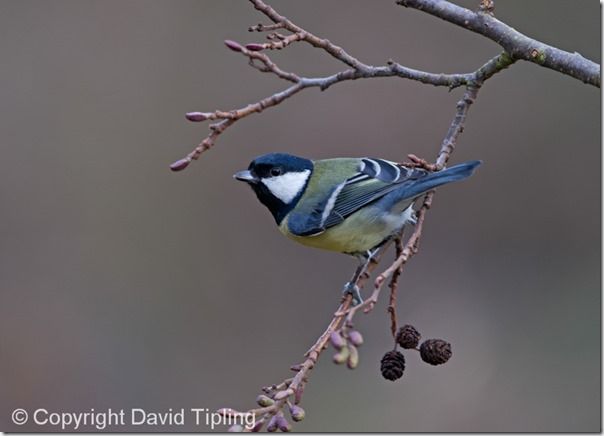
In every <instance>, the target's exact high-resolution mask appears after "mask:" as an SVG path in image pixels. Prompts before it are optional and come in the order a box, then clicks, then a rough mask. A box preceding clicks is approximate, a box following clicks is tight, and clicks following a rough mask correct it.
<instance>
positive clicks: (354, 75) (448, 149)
mask: <svg viewBox="0 0 604 436" xmlns="http://www.w3.org/2000/svg"><path fill="white" fill-rule="evenodd" d="M250 2H251V3H252V4H253V5H254V7H255V8H256V9H257V10H259V11H260V12H262V13H263V14H264V15H265V16H267V17H268V18H269V19H270V20H271V22H272V24H258V25H255V26H251V27H250V28H249V30H250V31H257V32H272V33H269V34H267V35H266V36H267V39H268V40H269V42H267V43H251V44H247V45H245V46H242V45H241V44H239V43H237V42H235V41H230V40H227V41H225V44H226V46H227V47H228V48H229V49H231V50H233V51H235V52H238V53H241V54H242V55H243V56H245V57H247V58H248V59H249V63H250V65H251V66H252V67H253V68H255V69H257V70H259V71H261V72H264V73H271V74H274V75H275V76H276V77H278V78H279V79H281V80H285V81H288V82H291V83H293V84H291V85H290V86H288V87H287V88H285V89H284V90H282V91H280V92H277V93H275V94H272V95H270V96H268V97H265V98H263V99H261V100H259V101H257V102H256V103H252V104H249V105H247V106H245V107H242V108H239V109H233V110H229V111H223V110H215V111H213V112H189V113H188V114H187V115H186V117H187V119H189V120H190V121H193V122H202V121H206V120H211V121H214V120H218V122H216V123H213V124H210V126H209V128H210V133H209V134H208V136H207V137H206V138H204V139H203V141H202V142H201V143H200V144H199V145H198V146H197V147H196V148H195V149H194V150H193V151H191V152H190V153H189V154H188V155H187V156H186V157H184V158H183V159H180V160H178V161H176V162H174V163H173V164H172V165H171V168H172V170H174V171H180V170H183V169H184V168H186V167H187V166H188V165H189V163H190V162H191V161H192V160H194V159H198V158H199V157H200V156H201V154H202V153H203V152H205V151H206V150H208V149H210V148H211V147H212V146H213V145H214V144H215V141H216V140H217V138H218V137H219V136H220V135H221V134H222V133H223V132H224V131H226V129H227V128H229V127H231V126H232V125H233V124H235V123H236V122H237V121H239V120H240V119H243V118H245V117H247V116H249V115H251V114H253V113H259V112H262V111H263V110H264V109H267V108H270V107H274V106H276V105H278V104H281V103H282V102H283V101H285V100H287V99H289V98H290V97H292V96H294V95H295V94H297V93H298V92H300V91H302V90H304V89H306V88H315V87H316V88H319V89H321V90H326V89H328V88H329V87H330V86H332V85H334V84H337V83H341V82H345V81H349V80H356V79H369V78H377V77H400V78H405V79H409V80H415V81H418V82H420V83H424V84H429V85H433V86H443V87H447V88H449V89H453V88H456V87H460V86H465V92H464V94H463V96H462V98H461V99H460V100H459V101H458V102H457V105H456V111H455V115H454V117H453V120H452V122H451V124H450V126H449V129H448V131H447V133H446V135H445V137H444V138H443V141H442V143H441V145H440V149H439V152H438V155H437V157H436V160H435V162H434V163H428V162H427V161H425V160H423V159H420V158H418V157H417V156H415V155H409V156H408V158H409V160H410V162H408V163H405V165H410V166H418V167H422V168H424V169H426V170H428V171H438V170H441V169H443V168H444V167H445V166H446V164H447V162H448V160H449V158H450V156H451V154H452V153H453V152H454V150H455V147H456V144H457V141H458V138H459V135H460V134H461V133H462V132H463V129H464V125H465V121H466V117H467V114H468V111H469V108H470V106H471V105H472V104H473V103H474V101H475V100H476V97H477V94H478V91H479V90H480V88H481V86H482V85H483V84H484V83H485V81H486V80H488V79H490V78H491V77H493V75H495V74H496V73H498V72H500V71H502V70H503V69H505V68H507V67H508V66H510V65H512V64H513V63H514V62H515V61H516V60H518V59H524V60H528V61H531V62H535V63H537V64H539V65H542V66H545V67H547V68H552V69H554V70H556V71H560V72H562V73H564V74H568V75H570V76H572V77H575V78H577V79H580V80H583V81H584V82H586V83H590V84H592V85H595V86H598V87H599V86H600V78H599V71H600V68H599V66H597V65H596V64H594V63H593V62H591V61H589V60H587V59H585V58H583V57H582V56H580V55H578V54H576V53H575V54H570V53H567V52H564V51H562V50H559V49H557V48H554V47H551V46H548V45H545V44H543V43H540V42H538V41H536V40H533V39H531V38H528V37H527V36H525V35H522V34H521V33H519V32H517V31H515V30H514V29H512V28H511V27H509V26H507V25H506V24H504V23H501V22H500V21H498V20H496V19H495V18H493V17H492V16H491V13H492V10H493V1H492V0H481V5H480V8H479V12H472V11H469V10H467V9H464V8H460V7H458V6H455V5H453V4H451V3H449V2H447V1H444V0H399V1H398V3H399V4H402V5H404V6H408V7H412V8H415V9H418V10H421V11H424V12H427V13H430V14H432V15H435V16H437V17H439V18H442V19H444V20H447V21H450V22H452V23H454V24H457V25H459V26H462V27H464V28H467V29H469V30H471V31H474V32H477V33H480V34H482V35H484V36H486V37H488V38H490V39H493V40H494V41H496V42H497V43H498V44H500V45H501V46H502V47H503V48H504V50H505V51H504V52H502V53H500V54H499V55H497V56H495V57H493V58H492V59H490V60H488V61H487V62H486V63H484V64H483V65H482V66H480V67H479V68H478V69H476V70H475V71H473V72H470V73H455V74H437V73H430V72H426V71H420V70H415V69H412V68H409V67H406V66H403V65H401V64H399V63H396V62H395V61H393V60H389V61H388V62H387V63H386V65H383V66H372V65H367V64H365V63H363V62H361V61H359V60H358V59H356V58H355V57H354V56H352V55H350V54H349V53H347V52H346V51H345V50H344V49H343V48H342V47H340V46H337V45H335V44H333V43H331V42H330V41H329V40H327V39H323V38H320V37H318V36H316V35H314V34H312V33H310V32H308V31H307V30H305V29H303V28H301V27H299V26H297V25H296V24H294V23H293V22H292V21H290V20H289V19H287V18H286V17H284V16H282V15H280V14H279V13H278V12H276V11H275V10H274V9H273V8H272V7H270V6H268V5H267V4H265V3H264V2H263V1H262V0H250ZM281 29H283V30H284V31H287V32H290V33H291V34H289V35H284V34H281V33H278V32H277V30H281ZM296 42H306V43H308V44H310V45H312V46H313V47H316V48H319V49H321V50H323V51H325V52H326V53H328V54H329V55H330V56H332V57H334V58H335V59H337V60H339V61H341V62H342V63H344V64H345V65H346V66H347V68H346V69H344V70H342V71H339V72H337V73H335V74H332V75H330V76H325V77H301V76H298V75H296V74H295V73H292V72H287V71H285V70H283V69H281V68H280V67H279V66H278V65H277V64H276V63H275V62H273V61H272V60H271V59H270V57H269V56H268V55H266V54H265V53H263V51H264V50H280V49H284V48H286V47H289V46H291V45H292V44H294V43H296ZM433 198H434V192H433V191H432V192H429V193H427V194H426V195H425V196H424V198H423V201H422V205H421V207H420V208H419V210H418V211H417V224H416V225H415V228H414V229H413V232H412V234H411V235H410V236H409V237H408V239H407V240H406V242H405V243H404V244H403V243H402V242H401V241H402V231H401V234H399V235H398V237H399V239H397V240H396V244H397V245H396V247H397V250H396V257H395V260H394V261H393V262H392V264H391V265H389V266H388V267H387V268H386V269H384V270H383V271H382V272H381V273H380V274H379V275H378V276H377V278H376V279H375V280H374V282H373V291H372V293H371V295H370V296H369V297H368V298H367V299H366V300H365V301H364V302H363V303H361V304H359V305H357V306H352V304H351V303H352V297H351V296H350V295H347V296H346V297H345V298H344V299H343V300H342V301H341V303H340V304H339V307H338V309H337V310H336V311H335V313H334V315H333V318H332V319H331V321H330V322H329V324H328V326H327V328H326V329H325V330H324V332H323V333H322V334H321V335H320V336H319V338H318V339H317V340H316V342H315V343H314V345H313V346H312V347H311V348H310V349H309V350H308V351H307V352H306V354H305V358H304V360H303V362H302V363H301V364H299V365H295V366H293V367H292V370H293V371H294V372H295V375H294V376H293V377H290V378H287V379H285V380H283V381H282V382H280V383H278V384H275V385H271V386H267V387H264V388H263V392H264V394H266V395H264V394H263V395H261V396H259V397H258V399H257V402H258V404H259V405H260V407H259V408H255V409H251V410H248V411H247V412H246V413H248V414H252V415H253V416H254V417H255V418H256V424H255V425H254V426H253V427H251V428H248V427H245V428H244V427H243V426H234V427H232V430H239V431H260V430H261V429H262V428H263V427H264V426H266V428H267V430H268V431H276V430H278V429H279V430H282V431H289V430H290V428H291V426H290V424H289V423H288V422H287V420H286V419H285V417H284V409H289V413H290V416H291V418H292V420H294V421H299V420H301V419H302V418H303V417H304V411H303V410H302V409H301V408H300V407H299V406H298V404H299V403H300V401H301V399H302V395H303V392H304V388H305V386H306V384H307V382H308V378H309V376H310V373H311V371H312V369H313V368H314V366H315V365H316V363H317V360H318V359H319V357H320V355H321V353H322V352H323V351H324V350H325V349H326V348H327V347H328V345H329V344H330V343H331V344H332V345H333V347H334V348H335V349H336V350H338V353H337V354H336V355H334V362H336V363H344V362H346V364H347V366H348V367H349V368H350V369H354V368H355V367H356V365H357V364H358V351H357V348H358V347H359V346H360V345H361V344H362V337H361V335H360V333H359V332H357V331H354V330H352V328H353V320H354V317H355V316H356V314H357V313H358V312H359V311H363V312H364V313H368V312H370V311H371V310H372V309H373V308H374V307H375V304H376V303H377V301H378V298H379V295H380V293H381V290H382V288H383V285H384V283H385V282H386V281H387V280H388V279H390V299H389V304H388V307H387V311H388V313H389V314H390V330H391V332H392V335H393V336H395V332H396V329H397V323H398V322H397V317H396V292H397V289H398V287H399V283H398V282H399V277H400V275H401V273H402V271H403V268H404V266H405V265H406V264H407V263H408V261H409V260H410V259H411V258H412V257H413V256H414V255H415V254H417V252H418V250H419V244H420V240H421V236H422V231H423V228H424V223H425V217H426V213H427V211H428V209H429V208H430V207H431V205H432V201H433ZM392 243H393V241H392V240H391V241H389V242H387V243H386V244H385V245H384V247H383V249H382V250H381V251H380V253H379V254H378V255H377V256H376V257H375V258H374V259H373V260H372V262H371V263H370V264H369V266H368V268H367V271H366V273H365V274H363V275H361V276H360V277H358V279H357V280H356V284H357V286H359V288H360V289H362V288H363V286H364V285H365V283H366V282H367V280H368V279H369V277H370V274H371V273H372V272H373V271H374V270H375V268H376V267H377V266H378V264H379V262H380V260H381V256H382V255H383V253H384V252H385V251H386V249H387V248H388V247H389V246H391V245H392ZM416 333H417V332H416ZM441 342H443V341H441ZM416 349H417V348H416ZM390 353H395V354H396V351H393V352H390ZM422 353H423V351H422ZM448 353H449V354H448V356H450V348H449V350H448ZM448 356H447V357H446V358H445V360H440V361H438V362H437V363H443V362H444V361H446V359H448ZM422 357H423V355H422ZM401 358H402V356H401ZM382 363H383V361H382ZM437 363H433V364H437ZM400 374H402V369H401V372H400V373H399V375H398V376H399V377H400ZM391 379H394V378H391ZM292 401H293V403H292ZM220 413H222V414H223V415H229V416H233V415H236V414H240V413H241V412H237V411H235V410H233V409H220Z"/></svg>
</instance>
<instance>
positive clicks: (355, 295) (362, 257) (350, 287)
mask: <svg viewBox="0 0 604 436" xmlns="http://www.w3.org/2000/svg"><path fill="white" fill-rule="evenodd" d="M379 250H380V248H379V247H378V248H375V249H373V250H367V251H366V252H365V253H363V254H359V255H356V256H355V257H356V258H357V259H358V260H359V266H358V267H357V269H356V271H355V272H354V274H353V275H352V278H351V279H350V281H349V282H348V283H346V284H345V285H344V290H343V294H344V295H346V294H351V295H352V304H353V305H355V306H356V305H357V304H361V303H362V302H363V298H362V297H361V292H360V289H359V287H358V285H357V280H358V279H359V278H360V277H361V276H362V275H363V273H364V272H365V271H366V270H367V266H369V262H371V259H372V258H373V256H375V255H376V254H377V252H378V251H379Z"/></svg>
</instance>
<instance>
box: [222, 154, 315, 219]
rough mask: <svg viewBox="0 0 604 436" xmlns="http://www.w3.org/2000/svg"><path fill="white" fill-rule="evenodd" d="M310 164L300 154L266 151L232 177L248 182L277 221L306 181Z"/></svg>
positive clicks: (296, 199) (300, 191) (302, 191)
mask: <svg viewBox="0 0 604 436" xmlns="http://www.w3.org/2000/svg"><path fill="white" fill-rule="evenodd" d="M312 170H313V163H312V161H311V160H309V159H305V158H303V157H297V156H292V155H290V154H284V153H269V154H265V155H263V156H260V157H257V158H256V159H254V160H253V161H252V162H251V163H250V165H249V167H248V169H247V170H244V171H239V172H238V173H237V174H235V175H234V176H233V177H235V178H236V179H237V180H240V181H242V182H246V183H248V184H249V185H250V186H251V188H252V189H253V190H254V192H255V193H256V196H257V197H258V200H260V202H261V203H262V204H264V205H265V206H266V207H267V208H268V210H270V211H271V213H272V214H273V217H275V221H277V224H280V223H281V221H282V220H283V218H284V217H285V216H286V215H287V214H288V213H289V211H290V210H292V209H293V208H294V206H295V205H296V203H297V202H298V200H299V199H300V197H301V196H302V194H303V193H304V190H305V189H306V185H307V183H308V179H309V177H310V174H311V173H312Z"/></svg>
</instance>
